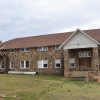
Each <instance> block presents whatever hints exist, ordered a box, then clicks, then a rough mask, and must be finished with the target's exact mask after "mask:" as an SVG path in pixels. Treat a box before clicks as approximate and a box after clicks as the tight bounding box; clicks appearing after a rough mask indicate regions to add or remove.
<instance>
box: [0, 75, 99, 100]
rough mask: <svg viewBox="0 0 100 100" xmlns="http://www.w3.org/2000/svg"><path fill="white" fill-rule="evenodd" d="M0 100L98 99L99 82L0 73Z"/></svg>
mask: <svg viewBox="0 0 100 100" xmlns="http://www.w3.org/2000/svg"><path fill="white" fill-rule="evenodd" d="M0 100H100V84H99V83H95V82H85V81H71V80H68V79H66V78H64V77H61V76H44V75H35V76H32V75H6V74H1V75H0Z"/></svg>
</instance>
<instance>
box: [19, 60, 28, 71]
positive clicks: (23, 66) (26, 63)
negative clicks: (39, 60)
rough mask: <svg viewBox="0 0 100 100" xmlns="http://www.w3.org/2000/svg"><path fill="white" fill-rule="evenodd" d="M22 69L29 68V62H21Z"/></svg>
mask: <svg viewBox="0 0 100 100" xmlns="http://www.w3.org/2000/svg"><path fill="white" fill-rule="evenodd" d="M20 68H22V69H27V68H29V61H21V62H20Z"/></svg>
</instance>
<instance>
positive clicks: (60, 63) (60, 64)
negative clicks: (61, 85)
mask: <svg viewBox="0 0 100 100" xmlns="http://www.w3.org/2000/svg"><path fill="white" fill-rule="evenodd" d="M57 60H59V61H60V67H57V66H56V64H57V63H56V61H57ZM55 68H61V60H60V59H56V60H55Z"/></svg>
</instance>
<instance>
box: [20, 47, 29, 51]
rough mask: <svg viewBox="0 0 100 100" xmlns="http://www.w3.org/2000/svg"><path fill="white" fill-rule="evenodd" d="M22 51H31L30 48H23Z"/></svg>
mask: <svg viewBox="0 0 100 100" xmlns="http://www.w3.org/2000/svg"><path fill="white" fill-rule="evenodd" d="M21 51H22V52H29V48H21Z"/></svg>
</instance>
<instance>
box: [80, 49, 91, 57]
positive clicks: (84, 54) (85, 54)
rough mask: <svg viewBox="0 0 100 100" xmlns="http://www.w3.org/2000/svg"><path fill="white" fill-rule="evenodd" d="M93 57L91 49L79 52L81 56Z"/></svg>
mask: <svg viewBox="0 0 100 100" xmlns="http://www.w3.org/2000/svg"><path fill="white" fill-rule="evenodd" d="M85 57H91V51H81V52H79V58H85Z"/></svg>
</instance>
